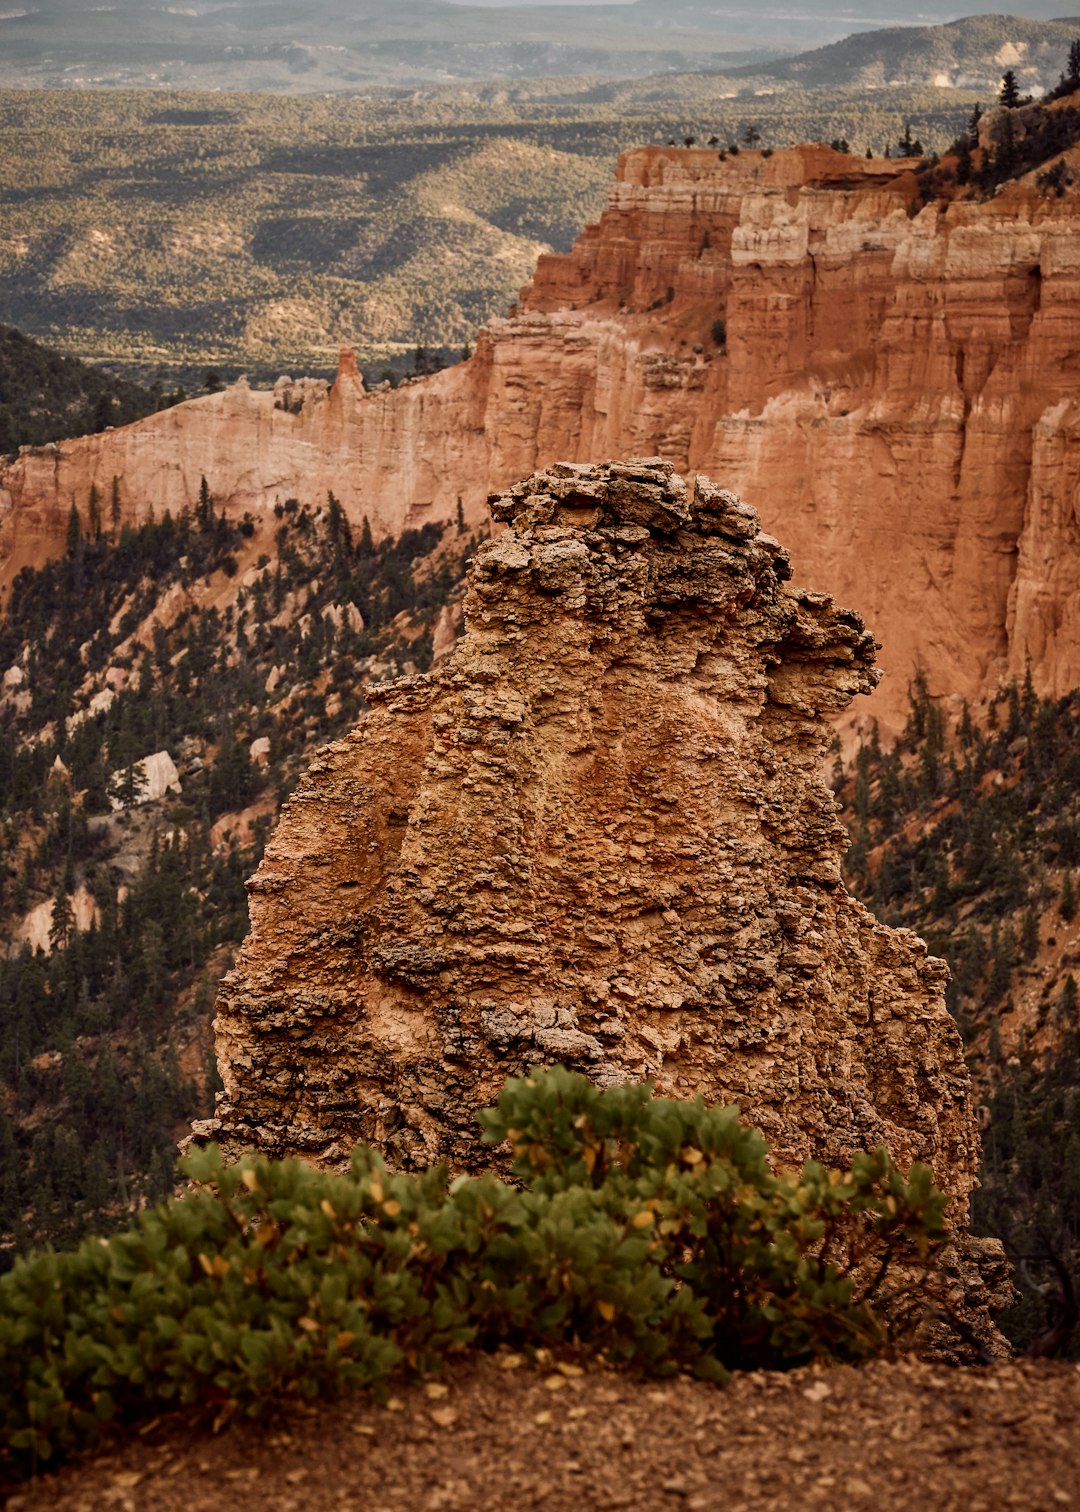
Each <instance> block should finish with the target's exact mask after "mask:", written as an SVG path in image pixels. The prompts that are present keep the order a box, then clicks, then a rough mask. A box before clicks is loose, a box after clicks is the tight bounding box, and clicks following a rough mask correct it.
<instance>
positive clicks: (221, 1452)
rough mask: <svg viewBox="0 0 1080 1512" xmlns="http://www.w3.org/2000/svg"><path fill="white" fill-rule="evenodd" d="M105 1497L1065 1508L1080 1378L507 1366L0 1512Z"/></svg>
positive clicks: (494, 1511) (482, 1368)
mask: <svg viewBox="0 0 1080 1512" xmlns="http://www.w3.org/2000/svg"><path fill="white" fill-rule="evenodd" d="M515 1367H519V1368H515ZM563 1369H566V1367H563ZM105 1507H115V1508H118V1509H120V1512H231V1509H233V1508H236V1507H243V1508H244V1512H308V1509H309V1508H310V1509H316V1508H318V1509H319V1512H338V1509H340V1512H345V1509H350V1512H361V1509H363V1512H481V1509H485V1512H502V1509H504V1508H507V1509H508V1508H511V1507H512V1508H514V1509H515V1512H532V1509H539V1508H543V1509H545V1512H601V1509H603V1512H607V1509H615V1508H618V1509H623V1512H654V1509H657V1508H669V1507H670V1508H673V1509H676V1508H681V1509H687V1512H690V1509H696V1512H713V1509H716V1512H720V1509H721V1508H722V1509H724V1512H740V1509H741V1512H759V1509H760V1512H765V1509H774V1512H788V1509H799V1512H802V1509H816V1508H822V1509H823V1508H830V1509H831V1508H844V1509H848V1508H851V1509H857V1508H875V1509H878V1512H885V1509H888V1512H894V1509H895V1512H906V1509H909V1508H910V1509H916V1508H918V1509H920V1512H921V1509H924V1508H927V1507H933V1508H934V1509H935V1512H951V1509H957V1512H999V1509H1003V1508H1009V1509H1016V1512H1057V1509H1059V1508H1070V1507H1072V1508H1080V1366H1077V1365H1076V1364H1056V1363H1053V1364H1052V1363H1045V1362H1040V1363H1035V1362H1030V1361H1023V1362H1018V1363H1013V1364H1009V1365H1004V1366H999V1367H996V1368H992V1369H949V1368H946V1367H941V1366H929V1365H924V1364H920V1363H916V1362H912V1361H900V1362H896V1363H877V1364H873V1365H869V1366H866V1367H864V1368H861V1369H855V1368H853V1367H846V1366H845V1367H836V1368H832V1369H828V1370H822V1369H814V1370H803V1371H796V1372H793V1373H791V1374H786V1375H782V1374H774V1373H769V1374H766V1373H756V1374H753V1375H743V1376H739V1377H736V1378H735V1379H734V1380H733V1382H732V1384H731V1385H730V1386H729V1387H728V1388H726V1389H719V1388H716V1387H713V1386H707V1385H704V1384H702V1383H699V1382H692V1381H688V1380H675V1381H669V1382H660V1383H655V1382H654V1383H649V1382H641V1381H635V1380H632V1379H630V1378H628V1377H626V1376H616V1375H611V1374H602V1373H595V1374H587V1375H581V1374H569V1375H568V1374H564V1373H563V1370H560V1369H559V1368H556V1367H551V1366H548V1367H547V1368H542V1369H540V1370H537V1369H535V1368H529V1367H526V1366H524V1364H523V1362H522V1361H521V1360H520V1357H517V1356H512V1355H505V1354H503V1355H496V1356H495V1357H493V1358H481V1359H479V1360H474V1361H470V1362H469V1363H468V1364H464V1365H459V1366H457V1367H456V1368H455V1369H453V1370H452V1371H451V1372H449V1373H448V1374H447V1375H446V1376H445V1378H444V1379H443V1380H440V1381H438V1382H432V1381H428V1382H427V1383H425V1384H418V1385H411V1386H409V1387H408V1388H407V1389H403V1390H401V1391H400V1392H399V1395H398V1396H397V1397H395V1398H392V1399H391V1402H390V1410H386V1409H384V1408H380V1407H376V1406H374V1405H372V1404H371V1403H370V1401H369V1400H368V1399H367V1398H362V1397H354V1398H351V1399H349V1400H347V1401H343V1402H338V1403H334V1404H329V1405H323V1404H320V1405H318V1406H315V1407H312V1408H309V1409H307V1410H306V1412H301V1413H300V1414H294V1415H293V1416H291V1417H290V1418H289V1419H288V1420H286V1421H284V1422H279V1423H278V1424H276V1425H273V1426H260V1425H246V1426H243V1427H241V1428H239V1429H236V1430H234V1431H231V1432H226V1433H222V1434H219V1435H218V1436H217V1437H209V1436H206V1435H200V1434H197V1433H195V1432H194V1431H192V1430H190V1429H188V1428H184V1427H177V1426H175V1425H172V1426H170V1425H168V1424H161V1425H159V1426H158V1427H157V1428H155V1429H153V1431H151V1432H150V1433H149V1434H147V1435H146V1436H145V1437H143V1438H141V1439H138V1440H136V1441H135V1442H133V1443H131V1444H129V1445H128V1446H127V1447H126V1448H123V1449H121V1450H119V1451H118V1452H116V1453H113V1454H111V1455H108V1456H105V1457H103V1458H99V1459H97V1460H93V1461H89V1462H87V1463H85V1464H83V1465H81V1466H75V1467H71V1468H68V1469H66V1470H64V1471H61V1472H59V1473H58V1474H55V1475H53V1476H50V1477H47V1478H45V1479H43V1480H41V1481H39V1482H37V1483H36V1484H35V1485H33V1486H32V1487H30V1488H28V1489H27V1490H25V1491H23V1492H20V1493H19V1494H18V1495H17V1496H15V1497H13V1498H12V1500H11V1502H10V1503H9V1512H45V1509H46V1508H48V1509H49V1512H97V1509H99V1508H105Z"/></svg>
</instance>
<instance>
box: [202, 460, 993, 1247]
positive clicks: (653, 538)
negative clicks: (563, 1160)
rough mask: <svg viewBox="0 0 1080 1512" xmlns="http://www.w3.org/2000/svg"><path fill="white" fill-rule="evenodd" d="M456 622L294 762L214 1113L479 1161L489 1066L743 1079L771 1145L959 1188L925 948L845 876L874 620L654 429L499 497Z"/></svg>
mask: <svg viewBox="0 0 1080 1512" xmlns="http://www.w3.org/2000/svg"><path fill="white" fill-rule="evenodd" d="M493 513H494V516H495V518H496V520H498V521H501V522H503V523H504V524H505V525H506V529H505V530H504V531H503V533H502V534H500V535H499V536H498V537H497V538H496V539H494V540H492V541H490V542H488V543H487V544H486V545H485V546H484V547H482V548H481V550H480V551H479V552H478V554H477V556H476V558H475V560H474V562H473V565H472V567H471V569H470V578H469V585H468V592H467V597H466V601H465V624H466V632H465V635H464V638H463V639H462V640H461V641H460V642H459V643H458V645H457V647H456V649H455V650H454V651H453V652H452V653H451V654H450V655H449V656H448V657H446V658H445V659H444V660H443V661H441V662H440V663H439V664H438V665H437V666H436V668H435V670H434V671H433V672H432V673H431V674H429V675H426V676H422V677H416V678H412V679H408V680H401V681H399V682H397V683H394V684H390V685H387V686H386V687H385V688H382V689H377V690H372V693H371V695H370V696H371V697H372V698H373V700H374V708H373V709H372V711H371V712H370V713H368V714H367V715H366V716H365V717H364V718H363V719H362V721H361V723H360V724H359V726H358V727H357V728H356V730H355V731H354V732H353V733H352V734H351V735H349V736H348V737H347V738H346V739H345V740H343V741H340V742H338V743H336V744H334V745H331V746H329V747H326V748H325V749H324V750H323V751H322V752H321V753H320V754H319V756H318V757H317V758H316V759H315V760H314V761H313V762H312V764H311V766H310V768H309V770H308V772H307V774H306V776H305V777H304V779H303V780H302V782H301V784H300V786H299V788H298V789H297V791H296V793H295V794H294V796H293V797H292V798H291V800H290V801H289V803H288V804H287V806H286V808H285V810H284V812H283V816H282V818H281V821H280V823H279V826H278V829H277V832H276V834H275V835H274V838H273V839H272V841H271V842H270V845H269V847H268V849H267V851H266V855H265V858H264V860H263V863H262V865H261V867H260V868H259V871H258V873H257V875H256V876H255V877H254V878H253V879H252V881H251V882H250V883H249V891H250V906H251V933H250V935H249V937H248V940H247V942H246V944H245V945H244V948H243V951H242V953H241V955H240V958H239V961H238V965H237V967H236V968H235V970H234V971H232V972H231V973H230V974H229V976H227V977H226V979H225V981H224V983H223V986H222V990H221V994H220V997H219V1001H218V1018H217V1025H216V1028H217V1045H218V1056H219V1063H220V1067H221V1073H222V1077H223V1080H224V1093H223V1094H222V1095H221V1098H220V1106H219V1119H220V1122H219V1123H218V1124H216V1125H214V1126H213V1127H212V1128H207V1127H203V1128H202V1129H201V1131H200V1132H202V1133H203V1134H206V1133H211V1132H212V1133H215V1134H216V1135H218V1137H221V1138H223V1139H224V1142H225V1143H226V1146H227V1147H228V1148H231V1150H232V1151H233V1152H234V1153H235V1152H237V1151H238V1150H239V1149H241V1148H243V1147H246V1146H249V1145H253V1146H256V1147H258V1148H259V1149H261V1150H262V1151H264V1152H267V1153H270V1154H274V1155H280V1154H284V1153H286V1152H295V1153H300V1154H302V1155H304V1156H306V1157H309V1158H313V1159H316V1160H319V1161H324V1162H331V1163H333V1162H337V1161H340V1160H342V1159H344V1158H345V1157H346V1155H347V1153H348V1151H349V1149H350V1148H351V1146H352V1145H353V1144H354V1143H355V1142H357V1141H360V1140H363V1141H367V1142H370V1143H372V1144H374V1145H376V1146H377V1147H379V1148H381V1149H382V1150H384V1151H385V1152H386V1153H387V1155H388V1156H389V1157H390V1158H391V1160H392V1161H394V1162H395V1163H397V1164H399V1165H402V1166H425V1165H427V1164H429V1163H430V1162H432V1161H435V1160H439V1159H446V1160H448V1161H450V1162H451V1163H452V1164H453V1165H454V1166H456V1167H459V1168H469V1167H475V1166H476V1165H477V1164H478V1163H480V1162H482V1161H484V1160H486V1158H487V1152H486V1151H483V1150H482V1147H480V1146H479V1144H478V1138H477V1129H476V1125H475V1121H474V1120H475V1112H476V1110H477V1109H478V1108H479V1107H481V1106H483V1105H485V1104H486V1103H488V1102H489V1101H491V1100H492V1099H493V1098H494V1097H495V1095H496V1094H497V1092H498V1091H499V1089H500V1088H501V1086H502V1084H503V1082H504V1080H505V1078H506V1077H507V1075H508V1074H512V1073H520V1072H521V1071H522V1070H523V1069H524V1068H525V1067H527V1066H529V1065H530V1064H536V1063H541V1062H544V1063H546V1062H556V1061H560V1062H564V1063H567V1064H569V1065H572V1066H576V1067H578V1068H580V1069H582V1070H584V1071H585V1072H586V1073H587V1074H588V1075H589V1076H591V1077H593V1078H594V1079H596V1080H597V1081H599V1082H601V1083H606V1082H616V1081H619V1080H624V1079H627V1078H634V1079H642V1078H651V1079H652V1080H653V1082H654V1083H655V1086H656V1089H657V1091H658V1092H660V1093H663V1094H666V1095H672V1096H678V1097H693V1096H695V1095H697V1094H699V1093H700V1094H702V1095H703V1096H704V1097H706V1098H707V1099H709V1100H712V1101H732V1100H735V1101H738V1102H739V1103H740V1104H741V1105H742V1107H743V1108H744V1110H745V1112H746V1114H747V1116H748V1117H749V1118H751V1119H752V1120H753V1121H754V1122H756V1123H758V1124H759V1125H760V1126H761V1128H762V1129H763V1130H764V1131H765V1133H766V1135H767V1136H768V1138H769V1139H770V1141H771V1142H772V1144H773V1147H774V1149H775V1151H776V1153H777V1156H778V1158H779V1159H780V1160H781V1161H783V1162H796V1161H801V1160H802V1159H804V1158H805V1157H807V1156H809V1155H814V1156H817V1157H819V1158H821V1159H824V1160H827V1161H843V1160H845V1159H847V1158H848V1157H849V1156H850V1155H851V1153H852V1152H853V1151H854V1150H857V1149H861V1148H866V1147H870V1146H874V1145H876V1144H878V1143H880V1142H884V1143H885V1144H887V1145H888V1147H889V1148H890V1150H891V1151H892V1153H893V1155H894V1156H895V1157H896V1159H897V1160H898V1161H900V1162H901V1163H903V1164H905V1165H906V1164H908V1163H909V1162H911V1161H913V1160H916V1159H921V1160H925V1161H929V1162H930V1163H931V1164H932V1165H933V1167H934V1169H935V1171H936V1173H937V1176H938V1179H939V1181H940V1182H941V1183H942V1185H943V1186H944V1187H945V1189H946V1190H947V1191H948V1192H949V1193H950V1194H951V1195H952V1196H953V1198H954V1199H955V1201H956V1206H955V1208H954V1212H955V1213H956V1214H958V1215H960V1216H961V1217H962V1215H963V1214H964V1213H965V1212H966V1199H967V1196H968V1194H969V1192H970V1191H971V1189H972V1186H973V1183H974V1179H975V1168H976V1160H977V1147H978V1140H977V1134H976V1131H975V1126H974V1122H973V1118H972V1112H971V1108H970V1106H969V1088H968V1077H967V1072H966V1069H965V1066H964V1061H963V1056H962V1050H961V1043H960V1039H959V1036H958V1034H957V1032H956V1030H955V1028H954V1026H953V1024H952V1021H951V1019H950V1018H949V1015H948V1013H947V1012H946V1008H945V1002H944V983H945V978H946V969H945V966H944V964H943V963H942V962H940V961H937V960H935V959H933V958H931V957H929V956H928V955H927V953H926V949H925V946H924V945H923V944H922V942H921V941H920V940H918V939H917V937H916V936H914V935H913V934H911V933H909V932H906V931H896V930H892V929H888V928H886V927H884V926H883V925H881V924H878V923H876V922H875V921H874V920H873V918H872V917H871V916H870V915H869V914H868V913H867V911H866V910H865V909H864V908H863V907H862V906H861V905H860V904H858V903H857V902H856V901H855V900H854V899H853V898H851V897H850V896H849V895H848V893H847V891H846V889H845V888H844V885H843V883H842V881H841V877H840V859H841V856H842V854H843V851H844V849H845V844H846V841H845V837H844V832H843V830H842V827H841V826H840V824H839V823H838V820H837V818H836V813H835V805H834V802H833V799H832V796H831V794H830V793H829V791H828V789H827V788H826V787H825V785H824V783H823V781H822V779H821V776H820V772H821V767H822V762H823V758H824V753H825V750H826V745H827V741H828V736H829V734H830V730H829V726H828V717H829V716H830V715H832V714H834V713H836V712H837V711H838V710H840V709H842V708H843V707H844V706H845V705H846V704H847V703H848V701H849V700H850V699H851V697H852V696H853V695H854V694H856V693H865V692H868V691H869V690H870V689H871V688H872V687H873V685H874V683H875V681H876V677H877V673H876V671H875V669H874V665H873V663H874V642H873V639H872V637H871V636H870V634H869V633H868V632H867V631H866V630H865V629H864V627H863V624H862V622H861V620H860V618H859V616H858V615H857V614H855V613H853V612H851V611H850V610H847V609H841V608H837V607H835V606H834V604H833V602H832V600H831V599H830V598H829V597H828V596H827V595H825V594H823V593H811V592H805V591H800V590H798V589H796V588H792V587H789V586H787V582H788V579H789V578H790V576H791V569H790V567H789V565H788V559H787V556H786V554H785V552H784V551H783V550H782V549H781V547H780V546H779V544H778V543H777V541H775V540H774V539H773V538H772V537H771V536H768V535H764V534H762V533H760V532H759V521H758V517H757V515H756V514H755V513H754V511H753V510H751V509H750V508H748V507H747V506H746V505H745V504H743V503H742V502H741V501H740V500H739V499H738V498H737V496H735V495H734V494H732V493H729V492H725V491H721V490H720V489H718V488H715V487H713V486H712V485H711V484H710V483H709V482H708V481H707V480H706V479H704V478H701V477H699V478H697V479H696V481H694V482H693V483H691V484H690V485H689V486H687V485H684V483H683V482H682V480H681V478H680V477H679V476H678V475H677V474H675V473H674V471H673V469H672V467H671V466H670V464H666V463H664V462H661V461H659V460H657V459H653V460H650V461H645V462H630V463H618V464H617V463H610V464H605V465H603V466H598V467H582V466H574V465H570V464H560V465H557V466H554V467H552V468H551V469H550V470H549V471H547V472H545V473H541V474H538V475H536V476H534V477H532V478H530V479H529V480H528V481H527V482H525V483H522V484H519V485H517V486H516V487H514V488H512V489H511V490H510V491H509V492H508V493H506V494H504V495H502V496H501V497H498V498H496V499H495V500H494V501H493Z"/></svg>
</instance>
